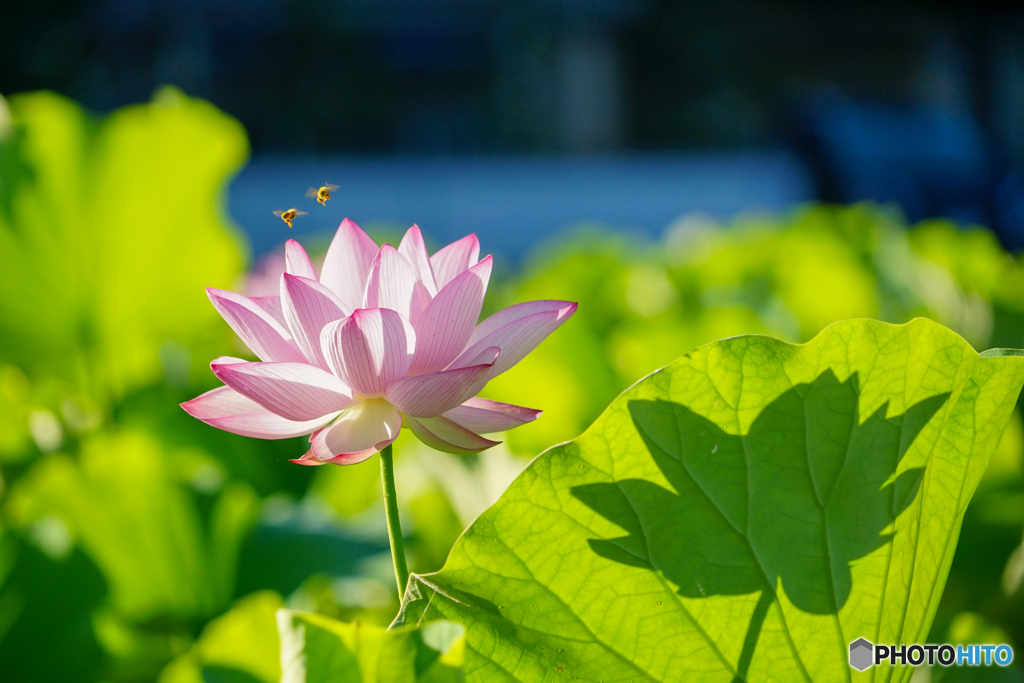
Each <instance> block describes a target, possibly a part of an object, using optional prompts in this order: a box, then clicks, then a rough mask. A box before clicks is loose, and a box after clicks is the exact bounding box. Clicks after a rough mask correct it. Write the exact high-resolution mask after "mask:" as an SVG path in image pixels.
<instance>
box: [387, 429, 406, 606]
mask: <svg viewBox="0 0 1024 683" xmlns="http://www.w3.org/2000/svg"><path fill="white" fill-rule="evenodd" d="M380 480H381V484H383V486H384V512H385V515H386V516H387V519H388V538H389V539H390V540H391V558H392V559H393V560H394V562H395V581H397V582H398V601H399V602H401V601H402V600H403V599H404V598H405V586H406V584H407V583H409V567H408V566H407V565H406V563H405V542H404V541H403V540H402V521H401V520H400V519H399V518H398V495H397V494H396V493H395V461H394V458H393V457H392V455H391V444H388V445H387V446H385V447H384V450H382V451H381V452H380Z"/></svg>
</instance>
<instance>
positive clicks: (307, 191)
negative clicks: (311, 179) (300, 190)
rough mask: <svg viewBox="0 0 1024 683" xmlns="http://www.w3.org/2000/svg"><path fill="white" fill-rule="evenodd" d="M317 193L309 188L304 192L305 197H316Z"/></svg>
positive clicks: (314, 189)
mask: <svg viewBox="0 0 1024 683" xmlns="http://www.w3.org/2000/svg"><path fill="white" fill-rule="evenodd" d="M317 192H318V190H317V189H316V188H315V187H311V188H309V189H308V190H306V196H307V197H316V193H317Z"/></svg>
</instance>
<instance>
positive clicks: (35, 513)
mask: <svg viewBox="0 0 1024 683" xmlns="http://www.w3.org/2000/svg"><path fill="white" fill-rule="evenodd" d="M196 457H197V454H196V453H190V452H178V453H167V452H165V451H163V450H162V449H161V447H160V445H159V444H158V443H156V442H155V441H154V440H153V439H152V438H151V437H150V436H148V435H147V434H145V433H121V434H113V435H112V434H101V435H97V436H94V437H91V438H89V439H88V440H87V441H85V442H84V443H83V447H82V453H81V455H80V458H79V461H78V462H77V463H76V462H75V461H73V460H71V459H70V458H68V457H67V456H65V455H61V454H53V455H50V456H47V457H46V458H44V459H43V460H42V461H40V462H39V463H38V464H37V465H36V466H35V467H33V468H32V470H31V471H30V472H29V473H28V474H27V475H26V476H24V477H22V478H21V479H19V480H18V481H17V482H16V483H15V485H14V486H12V489H11V492H10V494H9V499H8V501H7V512H8V514H9V515H10V516H11V518H12V519H13V520H14V521H15V522H16V523H17V524H18V525H19V526H22V527H26V528H32V527H35V528H38V526H37V525H38V524H39V523H40V521H45V520H49V519H54V518H56V519H59V520H61V522H63V524H65V525H66V526H67V528H68V529H69V530H70V532H71V534H72V535H73V537H74V538H76V539H77V541H78V543H80V544H81V546H82V548H84V549H85V551H86V552H87V553H88V554H89V555H90V556H91V557H92V558H93V560H94V561H95V562H96V564H97V565H98V566H99V567H100V568H101V569H102V571H103V574H104V576H105V577H106V579H107V581H108V583H109V584H110V591H111V600H112V603H113V605H114V607H115V608H116V610H117V611H118V612H119V613H120V614H121V615H123V616H124V617H126V618H128V619H131V620H134V621H144V620H147V619H151V618H153V617H156V616H158V615H170V616H174V617H178V618H185V619H188V618H195V617H202V616H207V615H211V614H215V613H216V612H217V611H218V610H219V609H220V608H221V607H222V606H223V605H224V604H226V603H227V601H228V600H229V599H230V597H231V595H232V594H233V591H234V585H233V581H234V576H235V562H237V553H238V548H239V546H240V544H241V539H242V538H243V537H244V535H245V534H246V533H248V531H249V529H250V528H251V526H252V523H253V521H254V519H255V515H256V512H257V504H256V499H255V496H254V495H253V494H252V492H251V491H249V490H248V489H247V488H246V487H245V486H244V485H243V484H232V485H230V486H228V487H226V488H225V489H224V491H223V492H222V493H221V494H220V496H219V499H218V500H217V502H216V503H215V505H214V508H213V512H212V515H211V522H210V529H211V532H210V534H209V535H207V534H206V533H205V532H204V526H203V523H202V520H201V519H200V516H199V510H198V509H197V507H196V504H195V502H194V500H193V495H192V493H191V492H190V491H189V485H190V484H191V485H195V483H196V481H197V475H199V476H202V474H203V470H202V469H201V468H209V470H207V472H209V471H210V470H212V471H214V472H215V471H216V469H215V464H214V463H215V461H213V460H212V459H209V458H208V457H207V458H205V459H203V458H202V457H201V456H200V461H201V462H200V464H199V465H198V467H197V466H196V462H195V459H196ZM207 476H209V475H207ZM214 476H216V475H214Z"/></svg>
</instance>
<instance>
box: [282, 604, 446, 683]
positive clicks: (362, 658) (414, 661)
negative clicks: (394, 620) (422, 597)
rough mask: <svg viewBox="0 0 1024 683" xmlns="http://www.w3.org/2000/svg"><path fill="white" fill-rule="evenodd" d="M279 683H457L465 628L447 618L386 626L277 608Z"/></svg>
mask: <svg viewBox="0 0 1024 683" xmlns="http://www.w3.org/2000/svg"><path fill="white" fill-rule="evenodd" d="M277 623H278V630H279V632H280V634H281V668H282V675H281V683H459V682H461V681H462V662H463V654H464V645H463V634H464V629H463V628H462V626H460V625H458V624H453V623H451V622H448V621H435V622H431V623H428V624H423V625H422V626H416V627H407V628H397V629H392V630H385V629H383V628H380V627H375V626H365V625H362V624H358V623H351V624H350V623H346V622H343V621H337V620H336V619H331V618H329V617H325V616H322V615H319V614H309V613H302V612H292V611H289V610H281V611H279V612H278V613H277Z"/></svg>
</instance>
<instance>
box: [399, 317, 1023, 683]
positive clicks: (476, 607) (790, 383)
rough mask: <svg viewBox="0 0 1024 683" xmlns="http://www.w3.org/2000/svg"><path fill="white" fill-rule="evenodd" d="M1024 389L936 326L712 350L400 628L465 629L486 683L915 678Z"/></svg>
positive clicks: (561, 469)
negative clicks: (884, 658)
mask: <svg viewBox="0 0 1024 683" xmlns="http://www.w3.org/2000/svg"><path fill="white" fill-rule="evenodd" d="M1022 384H1024V358H1021V357H1019V356H1013V355H1006V354H997V355H995V356H993V357H982V356H979V355H978V354H977V353H976V352H975V351H974V350H973V349H972V348H971V346H970V345H969V344H968V343H967V342H966V341H964V340H963V339H962V338H961V337H959V336H957V335H956V334H954V333H953V332H951V331H949V330H947V329H946V328H944V327H942V326H941V325H938V324H937V323H934V322H931V321H927V320H923V319H919V320H915V321H912V322H910V323H908V324H906V325H902V326H894V325H889V324H886V323H881V322H875V321H869V320H851V321H846V322H841V323H837V324H835V325H832V326H831V327H829V328H827V329H826V330H825V331H824V332H822V333H821V334H820V335H819V336H817V337H816V338H815V339H813V340H812V341H810V342H808V343H807V344H804V345H793V344H789V343H785V342H782V341H779V340H776V339H772V338H769V337H763V336H743V337H735V338H732V339H726V340H724V341H720V342H716V343H713V344H709V345H707V346H703V347H701V348H699V349H697V350H696V351H694V352H692V353H690V354H688V355H686V356H684V357H683V358H681V359H679V360H678V361H676V362H675V363H673V364H672V365H670V366H668V367H666V368H664V369H662V370H660V371H658V372H655V373H653V374H651V375H649V376H648V377H646V378H645V379H643V380H642V381H640V382H639V383H637V384H636V385H635V386H634V387H633V388H631V389H629V390H628V391H626V392H625V393H624V394H622V395H621V396H620V397H619V398H618V399H617V400H616V401H615V402H614V403H612V405H611V406H610V407H609V408H608V410H607V411H605V413H604V414H603V415H602V416H601V417H600V418H599V419H598V420H597V421H596V422H595V423H594V425H593V426H591V427H590V429H589V430H587V431H586V432H585V433H584V434H583V435H582V436H581V437H579V438H578V439H576V440H575V441H572V442H569V443H566V444H563V445H560V446H557V447H555V448H552V449H551V450H549V451H547V452H546V453H544V454H543V455H541V456H540V457H539V458H537V459H536V460H535V461H534V462H533V463H532V464H531V465H530V467H529V468H528V469H527V470H526V471H525V472H524V473H523V474H522V475H521V476H520V477H519V478H518V479H517V480H516V482H515V483H514V484H513V485H512V486H511V487H510V488H509V489H508V491H507V492H506V493H505V495H504V496H503V497H502V498H501V499H500V500H499V501H498V502H497V503H496V504H495V505H494V506H493V507H491V508H490V509H489V510H488V511H487V512H485V513H484V514H483V515H482V516H481V517H480V518H479V519H478V520H477V521H476V522H475V523H474V524H473V525H472V526H471V527H470V529H469V530H467V532H466V533H465V534H464V535H463V537H462V538H461V539H460V541H459V542H458V543H457V544H456V546H455V548H454V549H453V550H452V553H451V555H450V557H449V559H448V562H447V564H446V565H445V567H444V569H442V570H441V571H440V572H437V573H435V574H428V575H423V576H418V575H414V576H413V577H412V578H411V580H410V584H409V588H408V590H407V594H406V599H405V603H404V605H403V608H402V612H401V613H400V615H399V617H398V619H397V621H396V625H402V624H405V625H411V624H416V623H420V622H425V621H430V620H435V619H449V620H452V621H455V622H459V623H461V624H463V625H465V627H466V636H465V637H466V665H465V672H466V679H467V680H468V681H487V682H488V683H491V682H494V681H516V680H518V681H530V682H531V683H533V682H535V681H549V680H552V681H553V680H577V681H595V682H596V681H601V682H604V683H611V682H613V681H621V682H623V683H625V682H629V681H634V682H636V683H639V682H640V681H682V680H686V681H723V682H727V681H741V680H747V681H767V680H771V681H779V682H781V681H841V680H851V678H857V679H858V680H861V679H865V680H866V679H867V678H872V680H877V681H883V680H897V681H905V680H908V679H909V677H910V674H911V669H909V668H904V667H896V668H895V669H889V668H888V667H887V666H880V667H874V668H872V669H869V670H868V671H867V672H866V673H864V674H860V673H858V672H856V671H854V670H853V669H851V668H850V666H849V665H848V660H847V657H848V652H849V649H848V648H849V643H850V642H851V641H854V640H856V639H857V638H860V637H864V638H867V639H868V640H869V641H871V642H873V643H914V642H924V641H925V639H926V637H927V634H928V629H929V626H930V625H931V622H932V619H933V617H934V614H935V610H936V607H937V605H938V601H939V597H940V595H941V594H942V589H943V585H944V583H945V579H946V575H947V572H948V570H949V566H950V562H951V561H952V558H953V552H954V549H955V547H956V541H957V537H958V534H959V530H960V524H961V522H962V519H963V515H964V511H965V509H966V507H967V504H968V502H969V501H970V499H971V495H972V494H973V492H974V490H975V488H976V486H977V484H978V481H979V480H980V478H981V476H982V474H983V472H984V471H985V467H986V465H987V463H988V460H989V458H990V456H991V454H992V452H993V450H994V449H995V447H996V445H997V444H998V442H999V439H1000V436H1001V435H1002V433H1003V430H1004V428H1005V426H1006V424H1007V422H1008V420H1009V419H1010V415H1011V412H1012V410H1013V407H1014V404H1015V401H1016V399H1017V396H1018V394H1019V392H1020V389H1021V385H1022Z"/></svg>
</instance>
